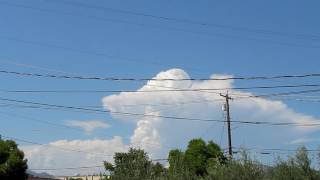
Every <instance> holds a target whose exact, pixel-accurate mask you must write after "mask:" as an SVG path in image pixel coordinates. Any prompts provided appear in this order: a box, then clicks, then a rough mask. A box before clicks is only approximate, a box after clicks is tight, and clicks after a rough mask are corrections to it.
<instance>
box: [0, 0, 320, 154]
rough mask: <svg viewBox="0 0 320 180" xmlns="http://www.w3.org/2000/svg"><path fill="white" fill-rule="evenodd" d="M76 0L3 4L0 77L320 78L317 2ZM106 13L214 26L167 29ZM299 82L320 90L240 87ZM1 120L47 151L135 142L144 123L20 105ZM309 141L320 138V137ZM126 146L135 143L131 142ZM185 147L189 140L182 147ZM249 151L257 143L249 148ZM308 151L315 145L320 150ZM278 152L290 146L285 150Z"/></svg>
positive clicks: (47, 83)
mask: <svg viewBox="0 0 320 180" xmlns="http://www.w3.org/2000/svg"><path fill="white" fill-rule="evenodd" d="M68 2H72V1H71V0H70V1H69V0H67V1H63V0H57V1H53V0H32V1H28V2H26V1H23V0H15V1H8V0H7V1H5V0H4V1H0V17H1V21H0V27H1V28H0V49H1V53H0V69H3V70H11V71H21V72H32V73H57V72H54V71H52V70H59V71H63V72H67V73H69V74H80V75H88V76H103V77H107V76H115V77H136V78H151V77H154V76H155V75H157V74H158V73H159V72H161V71H165V70H168V69H171V68H180V69H183V70H184V71H185V72H187V73H188V74H189V75H190V76H191V77H193V78H207V77H209V76H210V75H211V74H229V75H235V76H260V75H262V76H263V75H266V76H270V75H279V74H280V75H281V74H305V73H316V72H318V71H319V65H320V61H319V59H318V58H319V48H320V42H319V41H320V35H319V32H320V24H319V23H317V22H318V17H319V15H320V14H319V13H320V12H319V8H318V7H319V5H320V2H319V1H315V0H314V1H295V0H294V1H292V0H290V1H289V0H286V1H275V0H273V1H235V0H234V1H209V0H200V1H181V0H175V1H169V0H162V1H147V0H137V1H125V0H109V1H103V0H93V1H90V2H89V1H84V0H81V1H80V0H79V1H77V2H82V3H85V4H87V6H77V5H74V4H72V3H71V4H70V3H68ZM90 5H93V6H90ZM108 8H111V9H112V8H113V9H121V10H127V11H133V12H139V13H144V14H152V15H156V16H165V17H172V18H178V19H188V20H190V21H195V22H206V23H210V24H213V25H210V26H202V25H196V24H192V23H181V22H176V21H167V20H161V19H157V18H152V17H145V16H140V15H132V14H126V13H119V12H115V11H112V10H110V9H108ZM279 34H280V35H279ZM14 63H20V64H25V65H15V64H14ZM27 65H32V66H35V67H37V68H31V66H27ZM39 67H41V68H47V69H51V70H41V69H40V68H39ZM0 78H1V84H2V86H1V87H2V88H1V89H7V90H119V89H120V90H128V89H129V90H135V89H138V88H140V87H142V86H143V85H144V83H145V82H130V83H123V82H107V81H105V82H101V81H83V80H59V79H58V80H55V79H48V78H28V77H19V76H13V75H5V74H1V76H0ZM292 83H314V84H316V83H317V79H316V78H313V79H312V78H309V79H303V80H297V79H295V80H277V81H253V82H252V81H250V82H238V81H236V82H235V84H234V85H235V86H253V85H278V84H292ZM300 90H301V89H300ZM279 91H280V90H277V91H271V90H268V91H267V90H263V91H262V90H260V91H256V93H271V92H279ZM282 91H287V90H286V89H283V90H282ZM254 92H255V91H253V93H254ZM109 95H111V94H108V93H96V94H23V93H21V94H18V93H1V97H6V98H11V99H21V100H28V101H35V102H43V103H49V104H61V105H74V106H85V105H96V106H99V105H100V106H101V105H102V98H103V97H105V96H109ZM1 103H3V102H1ZM284 103H285V104H287V105H288V107H289V108H291V109H292V110H293V111H295V112H299V113H302V114H306V115H310V116H313V117H314V118H317V117H319V116H320V112H319V111H318V108H317V106H318V104H317V103H310V102H295V101H285V102H284ZM221 113H222V112H221ZM219 115H220V116H221V114H219ZM26 117H28V118H29V119H37V120H43V121H48V122H54V123H58V124H65V123H66V122H67V121H70V120H82V121H86V120H103V121H105V122H107V123H108V124H110V125H111V126H112V127H111V128H108V129H97V130H95V131H94V132H92V133H91V134H89V135H88V134H86V133H84V132H82V131H74V130H70V129H66V128H62V127H54V126H50V125H48V124H43V123H39V122H35V121H31V120H26V119H27V118H26ZM0 120H1V124H2V125H1V126H0V132H1V133H3V134H5V135H8V136H13V137H19V138H24V139H27V140H31V141H35V142H40V143H49V142H52V141H56V140H62V139H66V140H74V139H80V140H81V139H82V140H85V139H104V138H107V139H108V138H110V137H113V136H121V137H124V138H130V137H131V135H132V133H133V131H134V130H135V128H136V124H134V123H128V122H126V121H122V120H117V119H115V118H114V117H112V116H110V115H108V114H107V113H106V114H91V113H90V114H88V113H83V112H82V113H75V112H64V111H53V110H39V109H24V108H12V107H10V108H8V107H3V108H1V109H0ZM273 131H277V129H271V131H270V132H271V133H272V132H273ZM209 135H210V134H209ZM209 135H207V139H209ZM309 135H310V136H312V138H317V137H319V133H317V132H316V131H315V132H312V133H311V134H309ZM215 138H216V137H215ZM218 139H219V138H218ZM256 140H258V139H256ZM124 141H125V143H126V144H127V143H129V140H128V139H124ZM181 143H182V144H183V143H184V142H180V144H179V145H181ZM239 144H241V143H239ZM176 145H177V146H179V145H178V144H176ZM246 145H248V146H255V145H256V144H255V143H254V142H246ZM260 145H261V146H263V144H260ZM307 145H308V146H309V147H311V148H315V147H317V144H315V142H312V143H311V142H310V143H309V144H307ZM273 147H282V148H291V147H292V146H289V145H285V142H283V143H280V142H277V143H275V144H274V146H273Z"/></svg>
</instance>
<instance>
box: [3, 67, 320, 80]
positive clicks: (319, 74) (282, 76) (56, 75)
mask: <svg viewBox="0 0 320 180" xmlns="http://www.w3.org/2000/svg"><path fill="white" fill-rule="evenodd" d="M0 73H3V74H12V75H17V76H31V77H42V78H56V79H77V80H101V81H229V80H272V79H289V78H308V77H320V73H309V74H300V75H276V76H251V77H226V78H180V79H176V78H119V77H98V76H91V77H89V76H70V75H58V74H40V73H27V72H18V71H8V70H3V69H2V70H0Z"/></svg>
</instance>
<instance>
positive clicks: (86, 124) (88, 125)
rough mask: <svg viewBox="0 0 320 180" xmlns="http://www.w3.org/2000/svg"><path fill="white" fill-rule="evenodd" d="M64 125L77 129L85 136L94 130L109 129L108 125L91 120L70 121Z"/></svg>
mask: <svg viewBox="0 0 320 180" xmlns="http://www.w3.org/2000/svg"><path fill="white" fill-rule="evenodd" d="M66 124H67V125H68V126H71V127H78V128H81V129H83V130H84V131H85V133H86V134H91V133H92V132H93V131H94V130H96V129H99V128H100V129H106V128H109V127H111V126H110V125H109V124H108V123H106V122H104V121H100V120H92V121H79V120H71V121H67V122H66Z"/></svg>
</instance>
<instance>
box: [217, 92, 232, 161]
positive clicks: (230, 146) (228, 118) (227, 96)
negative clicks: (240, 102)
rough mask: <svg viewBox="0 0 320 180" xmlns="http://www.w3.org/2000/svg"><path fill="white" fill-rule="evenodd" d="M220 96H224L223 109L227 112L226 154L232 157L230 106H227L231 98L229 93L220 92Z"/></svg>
mask: <svg viewBox="0 0 320 180" xmlns="http://www.w3.org/2000/svg"><path fill="white" fill-rule="evenodd" d="M220 96H222V97H224V98H226V104H225V111H226V113H227V116H226V119H227V126H228V155H229V158H230V159H232V154H233V152H232V138H231V120H230V119H231V118H230V106H229V100H231V98H230V97H229V94H228V93H227V94H226V95H223V94H220Z"/></svg>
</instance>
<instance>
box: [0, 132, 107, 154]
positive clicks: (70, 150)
mask: <svg viewBox="0 0 320 180" xmlns="http://www.w3.org/2000/svg"><path fill="white" fill-rule="evenodd" d="M1 136H2V137H3V138H6V139H11V140H15V141H19V142H24V143H28V144H33V145H39V146H47V147H50V148H54V149H59V150H63V151H69V152H77V153H86V154H93V155H100V156H110V157H113V155H111V154H105V153H95V152H89V151H83V150H80V149H69V148H64V147H60V146H59V147H58V146H53V145H50V144H42V143H38V142H34V141H29V140H25V139H21V138H16V137H11V136H6V135H3V134H1Z"/></svg>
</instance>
